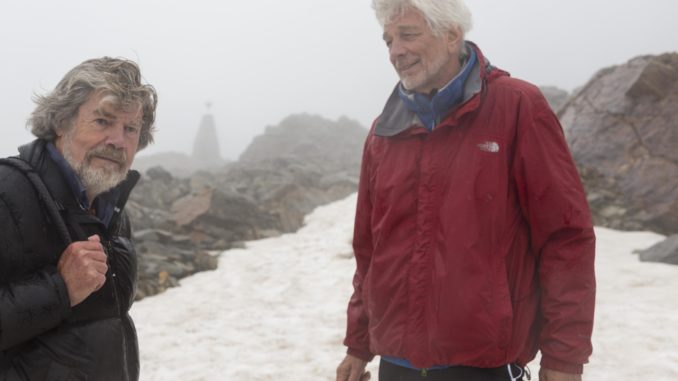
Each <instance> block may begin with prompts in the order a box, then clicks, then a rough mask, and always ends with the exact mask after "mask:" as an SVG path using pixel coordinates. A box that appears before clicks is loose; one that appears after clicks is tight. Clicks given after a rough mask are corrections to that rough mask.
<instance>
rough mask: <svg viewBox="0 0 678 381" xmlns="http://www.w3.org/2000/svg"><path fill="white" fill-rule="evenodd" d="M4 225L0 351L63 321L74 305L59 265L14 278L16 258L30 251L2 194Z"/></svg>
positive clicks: (0, 211) (0, 246)
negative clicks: (27, 249) (27, 250)
mask: <svg viewBox="0 0 678 381" xmlns="http://www.w3.org/2000/svg"><path fill="white" fill-rule="evenodd" d="M0 226H2V234H0V351H4V350H6V349H9V348H12V347H14V346H16V345H18V344H21V343H23V342H25V341H27V340H30V339H32V338H34V337H36V336H38V335H40V334H41V333H43V332H45V331H48V330H50V329H52V328H54V327H55V326H57V325H59V324H60V323H61V322H62V321H63V320H64V319H65V318H66V317H68V316H69V315H70V313H71V309H70V300H69V297H68V291H67V289H66V284H65V283H64V281H63V278H62V277H61V275H60V274H59V273H58V271H57V269H56V267H54V266H46V267H43V268H41V269H39V270H37V271H35V272H33V273H32V274H30V275H28V276H25V277H20V278H19V279H16V278H14V276H13V274H12V273H11V272H12V270H11V269H13V268H16V263H13V262H14V261H21V260H22V257H23V255H28V254H30V253H23V252H22V251H23V238H22V236H21V234H19V230H18V225H17V223H16V220H15V218H14V216H13V215H12V210H11V209H10V208H9V207H8V204H7V203H6V202H5V200H4V199H3V198H2V197H1V196H0ZM38 238H39V237H35V239H38ZM10 277H11V279H9V278H10Z"/></svg>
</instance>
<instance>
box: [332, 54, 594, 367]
mask: <svg viewBox="0 0 678 381" xmlns="http://www.w3.org/2000/svg"><path fill="white" fill-rule="evenodd" d="M469 46H471V47H472V48H473V49H476V52H477V53H478V59H479V63H478V65H477V67H476V69H475V70H474V72H473V73H472V74H471V77H470V79H469V80H468V81H467V83H466V85H465V86H466V94H465V100H464V102H463V103H462V104H461V105H460V106H458V107H457V108H455V109H453V110H451V111H450V113H449V114H448V115H447V116H446V117H444V118H443V120H442V121H440V122H439V123H438V124H437V125H436V126H435V128H434V129H433V131H431V132H430V133H429V132H428V131H426V129H424V128H423V126H421V124H420V122H419V121H418V119H417V118H416V116H415V115H414V114H413V113H412V112H410V111H409V110H407V108H406V107H404V106H403V104H402V101H401V100H400V99H399V98H398V96H397V93H396V92H397V89H396V91H394V94H393V95H392V96H391V98H390V99H389V100H388V102H387V104H386V106H385V108H384V112H383V113H382V114H381V115H380V117H379V118H378V119H377V120H376V121H375V124H374V125H373V127H372V129H371V131H370V134H369V135H368V137H367V140H366V142H365V147H364V154H363V161H362V170H361V175H360V186H359V193H358V203H357V209H356V220H355V232H354V238H353V247H354V253H355V258H356V261H357V267H356V272H355V276H354V280H353V286H354V290H355V291H354V293H353V296H352V297H351V300H350V302H349V307H348V329H347V335H346V339H345V342H344V343H345V345H347V346H348V353H349V354H352V355H354V356H357V357H359V358H362V359H365V360H370V359H371V358H372V357H373V356H374V355H375V354H378V355H388V356H393V357H397V358H406V359H408V360H409V361H410V362H411V363H412V364H413V365H414V366H417V367H420V368H426V367H431V366H433V365H441V364H444V365H449V364H457V365H467V366H475V367H498V366H502V365H504V364H507V363H513V362H517V363H519V364H521V365H524V364H526V363H527V362H529V361H530V360H531V359H533V358H534V357H535V354H536V352H537V350H541V352H542V366H545V367H548V368H551V369H555V370H560V371H563V372H571V373H581V371H582V364H584V363H586V362H587V359H588V357H589V355H590V354H591V351H592V348H591V332H592V324H593V311H594V299H595V276H594V268H593V264H594V244H595V237H594V232H593V229H592V223H591V219H590V212H589V209H588V205H587V202H586V197H585V194H584V191H583V188H582V185H581V182H580V180H579V176H578V173H577V170H576V168H575V165H574V164H573V160H572V158H571V155H570V153H569V150H568V147H567V144H566V142H565V139H564V135H563V132H562V128H561V127H560V124H559V122H558V120H557V118H556V116H555V115H554V114H553V112H552V111H551V109H550V107H549V106H548V104H547V102H546V100H545V99H544V97H543V95H542V94H541V93H540V91H539V90H538V89H537V88H536V87H534V86H532V85H530V84H528V83H526V82H523V81H520V80H517V79H513V78H510V77H509V76H508V74H507V73H506V72H503V71H501V70H498V69H496V68H494V67H492V66H490V65H489V64H488V63H487V62H486V60H485V58H484V57H483V55H482V53H481V52H480V50H479V49H478V48H477V47H476V46H475V45H473V44H471V43H469Z"/></svg>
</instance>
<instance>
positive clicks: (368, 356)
mask: <svg viewBox="0 0 678 381" xmlns="http://www.w3.org/2000/svg"><path fill="white" fill-rule="evenodd" d="M346 353H347V354H349V355H351V356H353V357H357V358H359V359H361V360H363V361H367V362H370V361H372V359H373V358H374V355H373V354H372V353H371V352H366V351H361V350H359V349H355V348H348V350H347V351H346Z"/></svg>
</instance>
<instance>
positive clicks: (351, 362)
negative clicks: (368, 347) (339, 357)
mask: <svg viewBox="0 0 678 381" xmlns="http://www.w3.org/2000/svg"><path fill="white" fill-rule="evenodd" d="M366 366H367V361H364V360H361V359H359V358H357V357H353V356H351V355H346V357H345V358H344V360H343V361H342V362H341V364H339V366H338V367H337V381H367V380H369V379H370V372H365V367H366Z"/></svg>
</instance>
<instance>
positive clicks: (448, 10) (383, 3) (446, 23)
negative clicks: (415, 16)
mask: <svg viewBox="0 0 678 381" xmlns="http://www.w3.org/2000/svg"><path fill="white" fill-rule="evenodd" d="M372 8H374V12H375V13H376V16H377V20H379V24H381V26H382V27H384V25H386V24H388V23H390V22H392V21H393V20H394V19H395V18H397V17H399V16H401V15H403V14H404V13H405V11H406V10H407V9H408V8H412V9H416V10H418V11H419V12H421V14H422V15H423V16H424V18H425V19H426V22H427V23H428V25H429V27H430V28H431V31H432V32H433V34H435V35H436V36H440V35H442V34H443V33H445V32H447V31H449V30H451V29H453V28H454V27H459V28H460V29H461V32H462V33H463V34H464V35H466V33H468V32H469V31H470V30H471V27H472V26H473V21H472V18H471V11H470V10H469V9H468V7H466V4H464V1H463V0H372Z"/></svg>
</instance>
